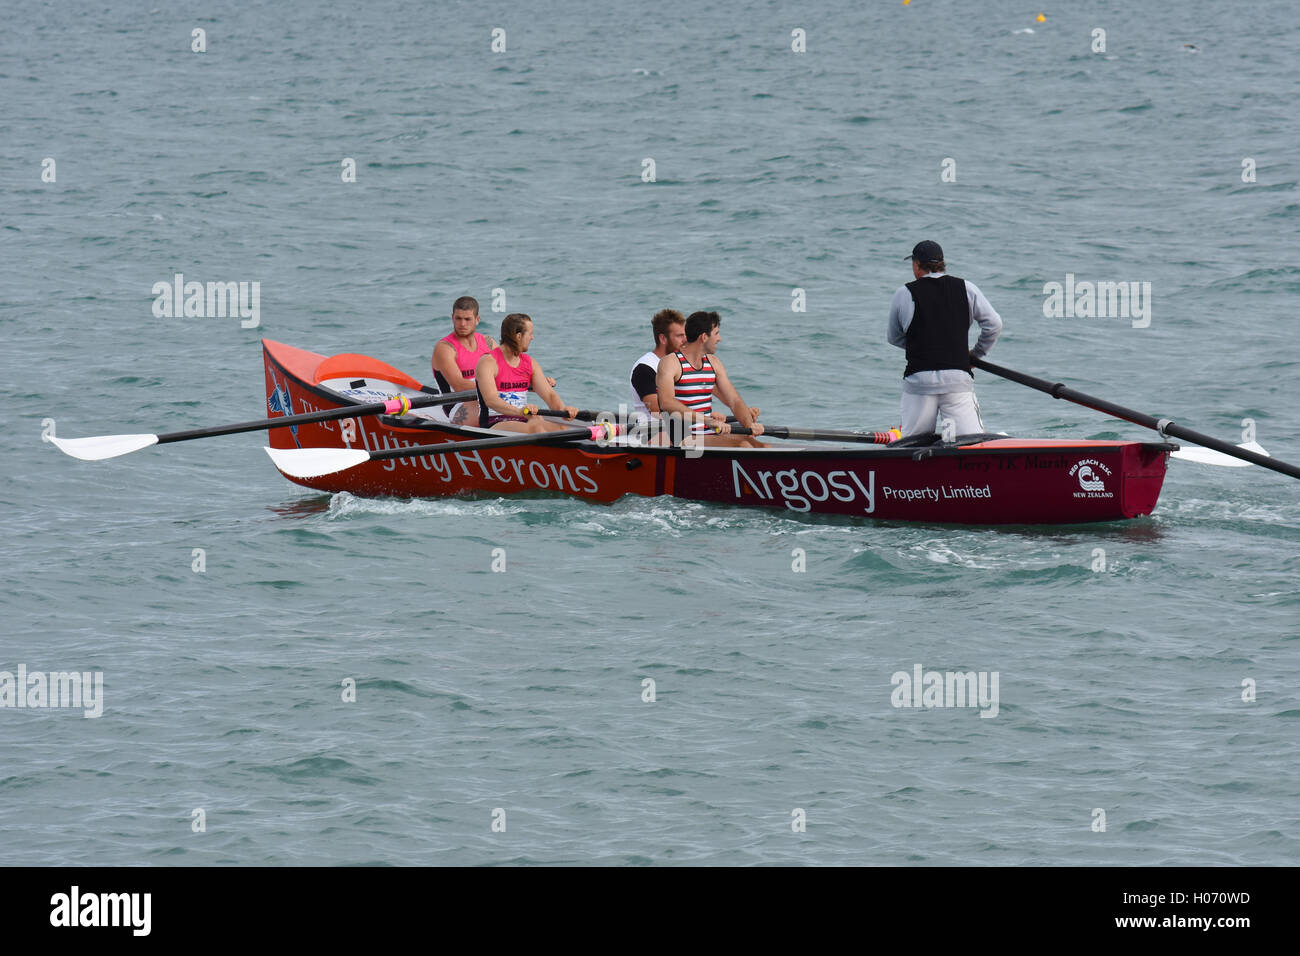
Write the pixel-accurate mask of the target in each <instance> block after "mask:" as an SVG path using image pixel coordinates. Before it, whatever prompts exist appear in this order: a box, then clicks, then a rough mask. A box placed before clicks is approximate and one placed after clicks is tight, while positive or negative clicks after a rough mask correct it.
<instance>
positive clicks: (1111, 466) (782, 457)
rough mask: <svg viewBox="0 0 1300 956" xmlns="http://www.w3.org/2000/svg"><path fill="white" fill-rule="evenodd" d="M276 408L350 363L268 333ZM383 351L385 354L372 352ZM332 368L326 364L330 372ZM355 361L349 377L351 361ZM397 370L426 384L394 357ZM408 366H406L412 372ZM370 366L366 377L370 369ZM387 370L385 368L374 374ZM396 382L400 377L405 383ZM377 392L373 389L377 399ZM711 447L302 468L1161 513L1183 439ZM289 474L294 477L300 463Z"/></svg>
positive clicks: (404, 482)
mask: <svg viewBox="0 0 1300 956" xmlns="http://www.w3.org/2000/svg"><path fill="white" fill-rule="evenodd" d="M263 354H264V359H265V366H266V389H267V400H268V415H271V416H272V417H274V414H275V413H279V414H296V413H300V412H305V411H314V410H318V409H325V408H341V407H344V406H345V405H347V404H348V400H347V399H346V398H344V397H343V396H342V395H340V394H339V393H338V392H336V391H333V390H332V389H330V388H325V387H322V386H321V385H320V384H319V383H320V382H321V381H331V382H332V383H334V384H335V386H337V383H338V381H339V379H340V377H343V378H346V377H347V375H348V374H359V373H358V372H355V371H354V372H348V369H349V368H350V367H349V366H347V363H346V362H344V363H340V362H339V361H338V359H339V358H341V357H336V358H335V359H331V360H330V363H331V364H329V365H323V364H322V363H324V362H325V361H326V356H323V355H319V354H317V353H315V352H307V351H304V350H302V349H296V348H293V347H291V346H287V345H283V344H281V343H278V342H272V341H269V340H263ZM371 361H372V362H373V360H371ZM318 371H319V374H318ZM341 371H342V372H343V373H344V374H343V375H342V376H340V372H341ZM391 373H392V374H389V375H388V378H387V381H389V382H393V383H394V384H395V386H396V385H401V386H404V387H405V390H406V391H407V393H408V394H417V393H416V392H415V391H414V389H413V388H411V386H412V385H414V384H415V383H414V382H413V380H411V379H409V378H406V377H405V376H403V375H401V373H399V372H396V370H391ZM399 376H400V378H399ZM362 377H363V376H362ZM375 378H376V376H375V375H371V384H373V383H374V380H375ZM391 390H392V391H396V387H394V388H393V389H391ZM365 400H371V399H370V398H367V399H365ZM269 435H270V443H271V445H272V447H275V448H294V447H303V448H310V447H331V448H342V447H351V448H366V449H368V450H371V451H376V450H380V449H386V448H394V447H412V446H416V445H428V444H433V443H439V442H454V441H458V440H463V439H466V438H481V437H483V436H482V433H481V432H476V431H468V430H465V429H458V428H456V427H454V426H450V425H438V424H434V423H428V424H424V425H420V424H412V425H410V426H407V425H403V424H401V423H399V422H398V421H397V420H396V419H393V418H390V417H370V418H360V419H345V420H342V421H333V422H321V423H318V424H313V425H302V426H298V428H297V429H296V430H294V432H291V431H290V430H289V429H286V428H278V429H273V430H272V431H271V432H270V433H269ZM782 445H783V443H781V442H775V443H774V444H773V447H772V448H767V449H732V448H726V449H722V448H719V449H707V450H705V451H704V452H703V454H697V455H696V456H695V457H690V456H689V454H688V453H687V452H685V451H683V450H682V449H680V448H665V447H643V448H626V447H619V448H615V447H613V446H608V447H604V448H602V447H600V446H598V445H596V444H594V443H591V442H581V443H575V444H569V445H556V446H543V445H531V446H524V447H518V448H503V449H500V450H497V451H491V450H479V451H471V452H468V453H453V454H446V455H432V456H430V455H425V456H419V457H410V458H398V459H389V460H381V461H372V462H367V463H365V464H362V465H359V466H357V467H356V468H351V469H348V470H347V471H343V472H338V473H335V474H332V475H326V476H324V477H321V478H312V479H298V478H290V480H292V481H296V482H298V483H299V484H302V485H306V486H307V487H310V488H316V489H318V490H321V491H328V492H342V491H347V492H351V493H352V494H357V495H364V496H396V497H411V498H419V497H440V496H447V495H483V496H492V497H498V496H502V495H510V494H517V493H520V492H551V493H555V492H561V493H564V494H567V495H571V496H574V497H579V498H584V499H587V500H590V501H598V502H612V501H615V500H617V499H618V498H621V497H622V496H623V495H628V494H633V495H644V496H654V495H674V496H676V497H679V498H684V499H690V500H693V501H709V502H718V503H725V504H738V505H746V506H751V507H766V508H776V509H780V510H782V511H793V512H798V513H817V514H834V515H845V516H852V517H857V518H862V517H869V518H876V519H885V520H898V521H925V522H945V523H954V524H1073V523H1077V522H1089V521H1114V520H1117V519H1121V518H1133V517H1137V516H1139V515H1145V514H1150V513H1151V511H1152V509H1154V508H1155V506H1156V501H1157V499H1158V498H1159V496H1160V488H1161V485H1162V484H1163V482H1164V475H1165V463H1166V460H1167V458H1168V454H1169V452H1170V451H1171V450H1173V449H1174V448H1175V447H1176V446H1173V445H1169V444H1167V443H1156V442H1132V441H1049V440H1034V439H1014V438H1006V439H997V440H991V441H984V442H980V443H978V444H971V445H962V446H960V447H955V446H950V445H935V446H929V447H924V448H900V447H894V446H886V447H872V446H863V447H854V448H845V447H829V448H810V447H787V448H782V447H781V446H782ZM286 477H290V476H287V475H286Z"/></svg>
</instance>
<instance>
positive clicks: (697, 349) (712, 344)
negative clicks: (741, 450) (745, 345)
mask: <svg viewBox="0 0 1300 956" xmlns="http://www.w3.org/2000/svg"><path fill="white" fill-rule="evenodd" d="M721 321H722V320H721V319H720V318H719V317H718V313H716V312H693V313H691V316H690V318H688V319H687V320H686V344H685V345H683V346H682V347H681V348H680V349H677V350H676V351H674V352H672V353H671V354H669V355H665V356H664V357H663V360H662V361H661V362H660V363H659V372H658V375H657V378H656V384H657V386H658V393H659V410H660V412H661V413H666V414H665V415H664V417H665V418H666V419H667V420H668V422H669V425H670V428H671V430H672V431H673V444H678V443H679V441H680V443H681V444H691V445H726V446H733V447H734V446H741V447H750V448H764V447H766V446H764V445H763V444H762V443H761V442H757V441H755V440H754V438H757V437H758V436H759V435H761V434H763V426H762V425H760V424H759V423H758V421H757V419H758V409H757V408H750V407H749V406H748V405H746V404H745V400H744V399H743V398H741V397H740V393H739V392H737V391H736V389H735V386H733V385H732V384H731V379H729V378H728V377H727V370H726V369H725V368H723V366H722V362H721V360H720V359H719V358H718V356H717V355H716V354H714V353H715V350H716V349H717V347H718V343H719V342H721V341H722V330H721ZM715 392H716V393H717V396H718V399H719V400H720V401H721V402H722V404H724V405H726V406H727V407H728V408H730V409H731V411H732V413H733V414H734V415H735V416H736V421H737V423H738V424H740V425H743V426H745V427H746V428H749V429H751V430H752V432H753V436H754V437H753V438H750V437H746V436H742V435H732V434H730V432H731V426H730V425H729V424H727V418H726V416H725V415H722V414H721V413H719V412H715V411H714V410H713V395H714V393H715ZM683 423H690V424H691V430H690V435H689V436H682V435H681V432H682V431H683V429H682V427H681V426H682V424H683ZM683 437H685V440H684V441H682V440H681V439H682V438H683Z"/></svg>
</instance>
